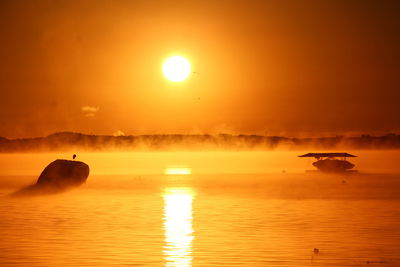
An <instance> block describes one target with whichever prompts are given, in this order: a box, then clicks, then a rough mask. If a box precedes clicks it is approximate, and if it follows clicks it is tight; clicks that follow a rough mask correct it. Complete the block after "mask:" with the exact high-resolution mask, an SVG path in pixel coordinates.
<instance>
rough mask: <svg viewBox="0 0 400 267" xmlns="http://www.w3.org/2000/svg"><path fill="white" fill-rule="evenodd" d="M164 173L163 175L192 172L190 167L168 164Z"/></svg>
mask: <svg viewBox="0 0 400 267" xmlns="http://www.w3.org/2000/svg"><path fill="white" fill-rule="evenodd" d="M164 173H165V175H189V174H192V169H191V168H187V167H180V166H168V167H167V168H166V169H165V172H164Z"/></svg>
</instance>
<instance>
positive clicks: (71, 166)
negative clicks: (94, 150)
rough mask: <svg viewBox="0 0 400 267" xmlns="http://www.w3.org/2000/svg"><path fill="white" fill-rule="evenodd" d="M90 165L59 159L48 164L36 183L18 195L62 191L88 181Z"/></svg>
mask: <svg viewBox="0 0 400 267" xmlns="http://www.w3.org/2000/svg"><path fill="white" fill-rule="evenodd" d="M88 176H89V166H88V165H87V164H86V163H83V162H81V161H74V160H65V159H57V160H55V161H53V162H52V163H50V164H49V165H47V167H46V168H45V169H44V170H43V171H42V173H41V174H40V176H39V179H38V180H37V182H36V184H34V185H31V186H28V187H26V188H23V189H21V190H19V191H17V192H16V193H15V194H16V195H25V194H46V193H47V194H49V193H58V192H62V191H64V190H66V189H69V188H71V187H77V186H79V185H81V184H83V183H84V182H86V180H87V178H88Z"/></svg>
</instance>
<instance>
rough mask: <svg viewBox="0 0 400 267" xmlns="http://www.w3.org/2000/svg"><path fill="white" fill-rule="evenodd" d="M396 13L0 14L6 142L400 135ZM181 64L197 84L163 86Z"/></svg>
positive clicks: (325, 6)
mask: <svg viewBox="0 0 400 267" xmlns="http://www.w3.org/2000/svg"><path fill="white" fill-rule="evenodd" d="M399 17H400V2H398V1H355V0H352V1H308V0H307V1H232V0H231V1H188V0H186V1H73V0H70V1H61V0H60V1H50V0H48V1H39V0H38V1H1V2H0V22H1V23H0V38H1V41H0V48H1V49H0V59H1V60H0V69H1V71H0V80H1V87H0V88H1V98H0V104H1V107H0V122H1V123H0V136H6V137H30V136H42V135H47V134H50V133H53V132H56V131H76V132H84V133H93V134H114V133H117V132H123V133H125V134H153V133H216V132H228V133H257V134H288V135H298V134H310V135H323V134H327V133H334V134H336V133H385V132H398V131H400V115H399V114H400V112H399V111H400V108H399V101H400V75H399V74H400V50H399V47H400V34H399V32H400V20H399V19H398V18H399ZM173 54H179V55H182V56H185V57H187V58H188V59H189V61H190V62H191V64H192V70H193V71H195V72H196V74H193V75H191V76H190V77H189V79H188V80H186V81H185V82H183V83H179V84H177V83H171V82H169V81H167V80H166V79H165V78H164V77H163V76H162V73H161V65H162V63H163V61H164V60H165V59H166V58H167V57H168V56H170V55H173Z"/></svg>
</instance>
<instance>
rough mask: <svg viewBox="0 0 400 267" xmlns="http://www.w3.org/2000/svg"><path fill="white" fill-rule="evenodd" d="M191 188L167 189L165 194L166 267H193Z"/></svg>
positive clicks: (192, 194)
mask: <svg viewBox="0 0 400 267" xmlns="http://www.w3.org/2000/svg"><path fill="white" fill-rule="evenodd" d="M193 196H194V193H193V190H192V189H191V188H167V189H166V190H165V192H164V195H163V197H164V229H165V247H164V255H165V260H166V266H168V267H172V266H192V240H193V227H192V201H193Z"/></svg>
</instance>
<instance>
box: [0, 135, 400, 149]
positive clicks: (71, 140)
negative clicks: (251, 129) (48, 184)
mask: <svg viewBox="0 0 400 267" xmlns="http://www.w3.org/2000/svg"><path fill="white" fill-rule="evenodd" d="M274 149H325V150H327V149H329V150H333V149H400V135H398V134H387V135H383V136H372V135H360V136H353V137H346V136H334V137H319V138H291V137H283V136H261V135H231V134H217V135H208V134H196V135H186V134H166V135H138V136H108V135H87V134H82V133H73V132H60V133H55V134H51V135H49V136H47V137H39V138H24V139H7V138H4V137H0V152H1V153H8V152H51V151H76V150H85V151H116V150H124V151H131V150H132V151H134V150H159V151H163V150H168V151H171V150H274Z"/></svg>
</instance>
